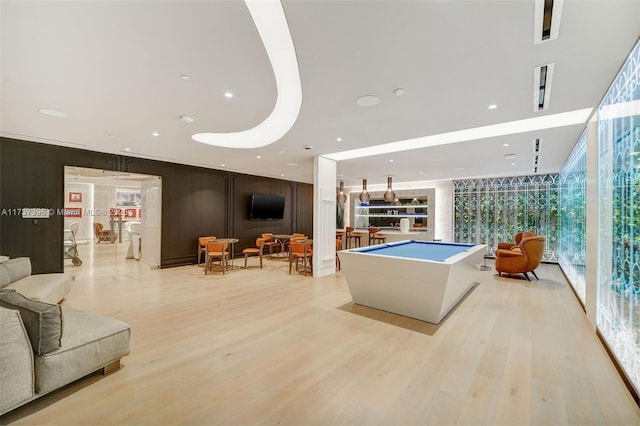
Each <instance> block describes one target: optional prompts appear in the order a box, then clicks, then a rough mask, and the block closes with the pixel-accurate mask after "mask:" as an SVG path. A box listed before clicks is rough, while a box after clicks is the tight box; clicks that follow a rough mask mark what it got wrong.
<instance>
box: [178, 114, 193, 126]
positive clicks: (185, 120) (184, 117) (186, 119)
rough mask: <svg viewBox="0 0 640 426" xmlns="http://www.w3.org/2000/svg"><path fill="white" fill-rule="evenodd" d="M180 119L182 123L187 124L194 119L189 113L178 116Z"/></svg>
mask: <svg viewBox="0 0 640 426" xmlns="http://www.w3.org/2000/svg"><path fill="white" fill-rule="evenodd" d="M180 121H182V122H183V123H187V124H189V123H193V122H194V121H196V120H195V118H193V117H192V116H190V115H186V114H183V115H181V116H180Z"/></svg>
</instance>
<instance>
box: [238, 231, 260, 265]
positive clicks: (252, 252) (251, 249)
mask: <svg viewBox="0 0 640 426" xmlns="http://www.w3.org/2000/svg"><path fill="white" fill-rule="evenodd" d="M263 248H264V239H263V238H260V237H258V238H257V239H256V247H247V248H246V249H244V250H242V254H244V269H247V258H248V257H249V255H252V256H253V255H258V256H260V269H262V249H263Z"/></svg>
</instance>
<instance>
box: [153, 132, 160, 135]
mask: <svg viewBox="0 0 640 426" xmlns="http://www.w3.org/2000/svg"><path fill="white" fill-rule="evenodd" d="M151 135H152V136H160V133H158V132H153V133H151Z"/></svg>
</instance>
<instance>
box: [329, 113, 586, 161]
mask: <svg viewBox="0 0 640 426" xmlns="http://www.w3.org/2000/svg"><path fill="white" fill-rule="evenodd" d="M591 111H592V108H585V109H578V110H575V111H569V112H562V113H559V114H551V115H545V116H542V117H535V118H527V119H524V120H516V121H509V122H506V123H500V124H492V125H490V126H483V127H475V128H472V129H465V130H458V131H456V132H449V133H440V134H438V135H431V136H423V137H420V138H414V139H407V140H403V141H397V142H390V143H385V144H381V145H374V146H369V147H366V148H358V149H352V150H349V151H341V152H334V153H331V154H325V155H323V157H326V158H330V159H332V160H335V161H342V160H350V159H352V158H359V157H370V156H372V155H380V154H389V153H391V152H400V151H409V150H412V149H419V148H428V147H430V146H437V145H446V144H451V143H457V142H465V141H471V140H475V139H486V138H492V137H496V136H504V135H513V134H516V133H525V132H533V131H536V130H543V129H553V128H556V127H563V126H571V125H574V124H584V123H585V122H586V121H587V118H588V117H589V114H591Z"/></svg>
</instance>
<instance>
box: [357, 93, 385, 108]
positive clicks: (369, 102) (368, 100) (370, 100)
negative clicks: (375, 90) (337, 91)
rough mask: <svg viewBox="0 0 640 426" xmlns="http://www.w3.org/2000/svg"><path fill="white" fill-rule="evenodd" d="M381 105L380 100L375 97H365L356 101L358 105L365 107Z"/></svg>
mask: <svg viewBox="0 0 640 426" xmlns="http://www.w3.org/2000/svg"><path fill="white" fill-rule="evenodd" d="M379 103H380V98H379V97H377V96H373V95H364V96H360V97H359V98H358V99H356V104H358V105H360V106H363V107H367V106H374V105H378V104H379Z"/></svg>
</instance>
